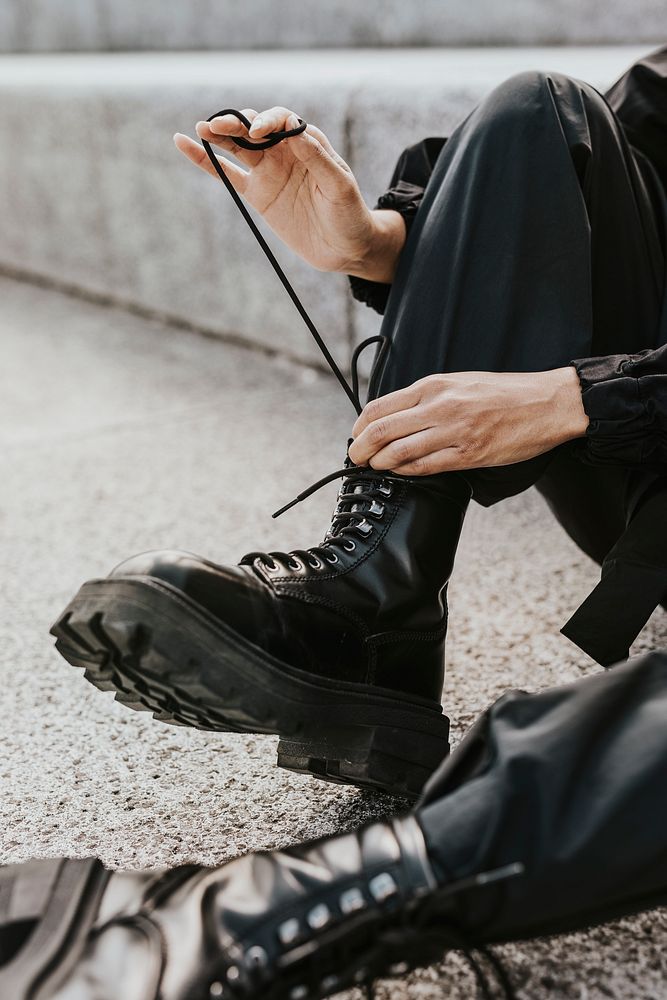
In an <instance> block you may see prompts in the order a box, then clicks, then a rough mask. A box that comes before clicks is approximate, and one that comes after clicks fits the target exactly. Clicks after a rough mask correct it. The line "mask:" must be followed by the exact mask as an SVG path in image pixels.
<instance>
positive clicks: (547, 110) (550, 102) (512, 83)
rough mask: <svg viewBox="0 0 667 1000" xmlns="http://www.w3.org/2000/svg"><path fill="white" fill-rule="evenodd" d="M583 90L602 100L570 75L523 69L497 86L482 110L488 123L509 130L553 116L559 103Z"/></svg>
mask: <svg viewBox="0 0 667 1000" xmlns="http://www.w3.org/2000/svg"><path fill="white" fill-rule="evenodd" d="M582 88H585V89H588V90H590V92H591V95H596V97H599V95H597V94H596V92H595V91H594V90H593V88H592V87H588V84H585V83H583V82H582V81H581V80H576V79H574V77H571V76H568V75H567V74H566V73H555V72H549V71H545V70H536V69H530V70H523V71H522V72H520V73H515V74H514V75H513V76H510V77H508V78H507V79H506V80H504V81H503V82H502V83H501V84H499V85H498V86H497V87H495V88H494V89H493V90H492V91H491V92H490V93H489V94H488V95H487V96H486V98H484V100H483V101H482V102H481V104H480V105H479V109H480V111H481V113H482V117H483V118H484V119H485V120H486V121H487V122H493V123H496V124H498V125H501V126H502V128H503V129H507V128H508V127H512V126H513V125H523V124H525V123H526V121H527V120H534V119H536V118H537V119H539V118H543V117H544V116H547V115H548V116H553V113H554V107H555V106H556V105H557V104H558V103H559V101H561V100H563V99H565V100H567V99H568V97H569V96H570V95H572V94H573V93H574V92H575V91H579V92H581V89H582ZM600 100H601V98H600Z"/></svg>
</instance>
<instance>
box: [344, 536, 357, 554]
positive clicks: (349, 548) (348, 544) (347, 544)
mask: <svg viewBox="0 0 667 1000" xmlns="http://www.w3.org/2000/svg"><path fill="white" fill-rule="evenodd" d="M356 547H357V543H356V542H355V541H354V539H353V538H346V539H345V540H344V542H343V548H344V549H345V551H346V552H354V551H355V549H356Z"/></svg>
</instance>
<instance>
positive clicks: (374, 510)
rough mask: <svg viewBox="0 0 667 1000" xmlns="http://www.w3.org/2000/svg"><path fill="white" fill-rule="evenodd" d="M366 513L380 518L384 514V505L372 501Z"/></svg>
mask: <svg viewBox="0 0 667 1000" xmlns="http://www.w3.org/2000/svg"><path fill="white" fill-rule="evenodd" d="M368 513H369V514H370V515H371V516H372V517H378V518H379V517H382V515H383V514H384V504H383V503H380V502H379V501H378V500H373V502H372V503H371V505H370V507H369V508H368Z"/></svg>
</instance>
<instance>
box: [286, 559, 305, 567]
mask: <svg viewBox="0 0 667 1000" xmlns="http://www.w3.org/2000/svg"><path fill="white" fill-rule="evenodd" d="M287 566H288V568H289V569H294V570H298V569H305V567H304V565H303V563H302V562H301V560H300V559H295V558H294V557H293V558H291V559H288V560H287Z"/></svg>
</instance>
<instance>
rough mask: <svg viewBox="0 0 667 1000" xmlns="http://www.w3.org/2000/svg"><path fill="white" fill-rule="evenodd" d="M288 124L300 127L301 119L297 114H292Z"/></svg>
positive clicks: (292, 126)
mask: <svg viewBox="0 0 667 1000" xmlns="http://www.w3.org/2000/svg"><path fill="white" fill-rule="evenodd" d="M287 126H288V128H298V127H299V119H298V118H297V116H296V115H290V116H289V118H288V119H287Z"/></svg>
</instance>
